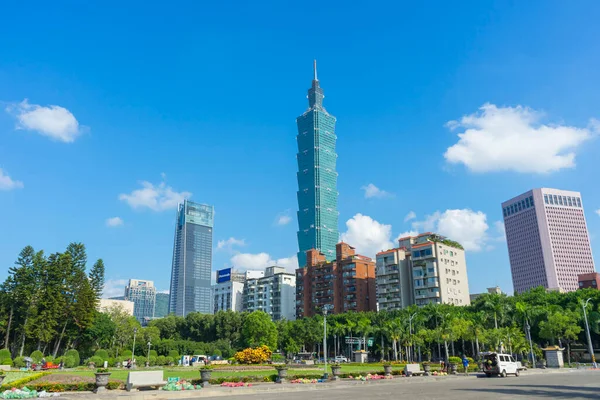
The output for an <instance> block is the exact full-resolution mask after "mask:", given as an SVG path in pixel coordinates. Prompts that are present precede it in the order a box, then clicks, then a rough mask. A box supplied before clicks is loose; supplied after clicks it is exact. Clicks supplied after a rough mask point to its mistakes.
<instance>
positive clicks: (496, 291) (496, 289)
mask: <svg viewBox="0 0 600 400" xmlns="http://www.w3.org/2000/svg"><path fill="white" fill-rule="evenodd" d="M486 290H487V292H486V293H487V294H502V289H500V287H499V286H494V287H491V288H487V289H486ZM483 294H485V293H473V294H472V295H470V296H469V297H470V298H471V303H473V302H474V301H475V300H476V299H477V298H478V297H479V296H481V295H483Z"/></svg>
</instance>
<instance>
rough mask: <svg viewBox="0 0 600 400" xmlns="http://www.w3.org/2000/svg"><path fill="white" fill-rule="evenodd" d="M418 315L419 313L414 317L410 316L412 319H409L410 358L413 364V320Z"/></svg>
mask: <svg viewBox="0 0 600 400" xmlns="http://www.w3.org/2000/svg"><path fill="white" fill-rule="evenodd" d="M416 315H417V313H414V314H413V315H411V316H410V318H409V319H408V338H409V340H410V354H409V356H408V358H409V360H410V361H411V362H412V361H413V348H412V320H413V318H414V317H415V316H416Z"/></svg>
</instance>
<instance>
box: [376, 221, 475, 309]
mask: <svg viewBox="0 0 600 400" xmlns="http://www.w3.org/2000/svg"><path fill="white" fill-rule="evenodd" d="M375 276H376V282H377V302H378V304H379V310H395V309H401V308H404V307H407V306H409V305H412V304H416V305H418V306H424V305H426V304H429V303H434V304H441V303H446V304H455V305H457V306H466V305H469V304H471V301H470V298H469V279H468V277H467V263H466V260H465V252H464V250H463V248H462V246H461V245H460V244H459V243H456V242H454V241H452V240H448V239H447V238H445V237H443V236H440V235H437V234H435V233H430V232H428V233H423V234H421V235H418V236H408V237H405V238H401V239H399V241H398V248H395V249H390V250H387V251H382V252H380V253H378V254H377V258H376V274H375Z"/></svg>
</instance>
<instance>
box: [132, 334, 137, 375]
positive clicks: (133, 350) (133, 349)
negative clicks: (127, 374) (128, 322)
mask: <svg viewBox="0 0 600 400" xmlns="http://www.w3.org/2000/svg"><path fill="white" fill-rule="evenodd" d="M136 334H137V328H133V348H132V349H131V368H133V367H134V366H135V335H136Z"/></svg>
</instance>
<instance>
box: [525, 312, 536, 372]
mask: <svg viewBox="0 0 600 400" xmlns="http://www.w3.org/2000/svg"><path fill="white" fill-rule="evenodd" d="M525 323H526V324H527V325H526V326H525V327H526V328H527V338H528V339H529V352H530V353H531V366H532V368H535V354H533V344H532V343H531V327H530V326H529V320H528V319H525Z"/></svg>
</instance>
